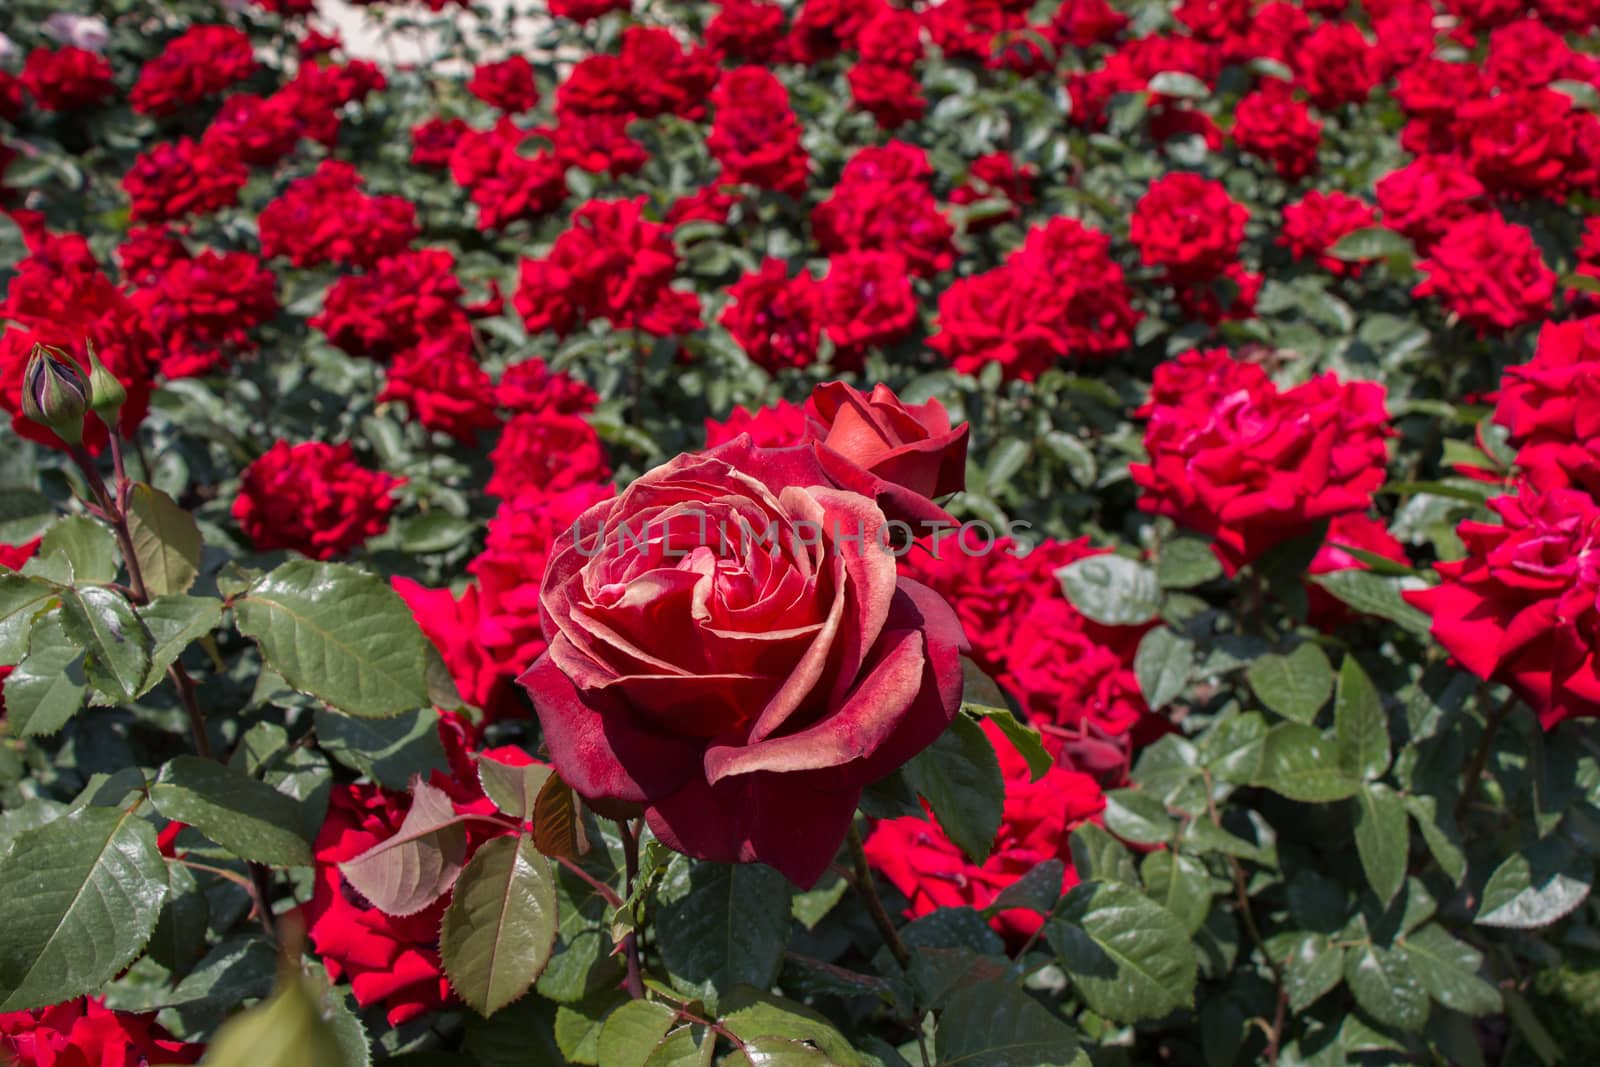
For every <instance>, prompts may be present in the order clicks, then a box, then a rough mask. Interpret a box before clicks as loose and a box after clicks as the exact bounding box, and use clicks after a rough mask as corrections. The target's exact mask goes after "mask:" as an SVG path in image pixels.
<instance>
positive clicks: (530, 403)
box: [494, 356, 600, 415]
mask: <svg viewBox="0 0 1600 1067" xmlns="http://www.w3.org/2000/svg"><path fill="white" fill-rule="evenodd" d="M494 402H495V405H496V406H497V407H501V408H504V409H506V410H507V411H511V412H516V413H529V414H535V415H536V414H538V413H539V412H541V411H549V412H555V413H558V414H562V415H587V414H588V413H589V412H591V411H593V410H594V409H595V405H597V404H599V403H600V396H599V394H598V393H596V392H595V391H594V390H593V389H591V388H590V387H589V385H588V383H586V382H581V381H579V380H578V379H576V378H574V377H572V376H571V375H569V374H567V373H565V372H564V371H552V370H550V368H548V367H546V366H545V364H544V360H542V359H540V358H538V357H537V356H533V357H530V358H528V359H525V360H523V361H522V362H520V363H513V364H512V365H511V366H509V367H507V368H506V369H505V371H504V372H502V373H501V375H500V381H498V382H497V383H495V387H494Z"/></svg>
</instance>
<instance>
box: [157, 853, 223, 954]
mask: <svg viewBox="0 0 1600 1067" xmlns="http://www.w3.org/2000/svg"><path fill="white" fill-rule="evenodd" d="M166 868H167V899H166V903H164V904H163V905H162V906H161V917H160V918H159V919H157V920H156V928H155V931H154V932H153V933H151V935H150V944H149V945H147V946H145V951H146V952H147V953H149V955H150V958H151V959H154V960H155V961H156V962H157V963H159V964H161V966H163V967H165V968H166V969H167V970H169V971H174V972H176V973H179V974H187V973H188V971H189V968H190V967H193V966H194V964H195V962H196V961H197V960H199V959H200V957H201V956H204V955H205V954H206V949H207V948H208V947H209V946H208V945H207V943H206V927H207V925H208V924H209V923H210V921H211V904H210V901H208V900H207V899H206V895H205V894H204V893H203V892H201V891H200V885H199V883H198V882H196V881H195V877H194V875H193V874H191V873H189V868H187V867H185V866H184V865H183V864H181V863H179V862H177V861H176V860H169V861H167V863H166Z"/></svg>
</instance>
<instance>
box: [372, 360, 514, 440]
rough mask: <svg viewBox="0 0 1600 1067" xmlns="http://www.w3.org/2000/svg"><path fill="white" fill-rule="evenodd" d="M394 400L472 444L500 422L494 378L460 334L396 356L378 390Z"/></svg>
mask: <svg viewBox="0 0 1600 1067" xmlns="http://www.w3.org/2000/svg"><path fill="white" fill-rule="evenodd" d="M394 400H398V401H400V402H402V403H404V404H405V405H406V407H407V408H409V409H410V410H411V417H412V418H414V419H416V420H417V421H418V422H419V423H421V424H422V425H423V427H424V428H425V429H428V430H431V431H433V432H434V433H442V434H446V435H447V436H449V437H452V438H454V439H455V440H457V441H460V442H461V443H462V444H465V445H469V446H470V445H475V444H476V443H477V441H478V434H479V432H480V431H483V430H492V429H494V428H495V427H496V426H499V425H500V417H499V416H498V415H497V414H495V403H494V383H493V382H491V381H490V380H489V375H488V372H486V371H485V370H484V369H483V368H482V367H480V366H478V361H477V359H476V358H474V356H473V354H472V347H471V345H470V343H468V338H467V337H464V336H462V335H459V334H457V335H446V336H441V337H436V338H431V339H429V340H426V341H423V342H422V343H421V344H420V345H418V346H417V347H416V348H413V349H410V350H408V351H406V352H402V353H400V355H398V356H396V357H395V359H394V362H393V363H391V364H390V365H389V370H388V373H387V374H386V375H385V376H384V380H383V391H382V392H381V393H379V394H378V401H379V403H382V402H384V401H394Z"/></svg>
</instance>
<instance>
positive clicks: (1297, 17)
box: [1238, 0, 1311, 63]
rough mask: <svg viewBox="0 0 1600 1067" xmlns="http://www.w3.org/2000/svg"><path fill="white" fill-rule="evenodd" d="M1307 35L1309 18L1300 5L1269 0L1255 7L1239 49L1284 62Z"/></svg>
mask: <svg viewBox="0 0 1600 1067" xmlns="http://www.w3.org/2000/svg"><path fill="white" fill-rule="evenodd" d="M1310 32H1311V19H1310V18H1309V17H1307V15H1306V13H1305V12H1304V11H1302V10H1301V9H1300V7H1299V5H1297V4H1292V3H1285V2H1284V0H1269V2H1268V3H1265V4H1262V5H1261V6H1260V7H1258V8H1256V10H1255V16H1254V18H1253V19H1252V20H1251V24H1250V32H1249V34H1248V36H1247V37H1246V38H1245V41H1244V43H1243V45H1242V46H1241V47H1240V48H1239V49H1238V50H1239V51H1241V52H1244V53H1246V54H1248V55H1252V56H1261V57H1264V58H1266V59H1276V60H1278V61H1279V62H1280V63H1287V62H1288V61H1289V59H1290V58H1291V57H1292V56H1293V55H1294V52H1295V49H1297V48H1299V47H1300V42H1301V41H1302V40H1304V39H1305V36H1306V34H1308V33H1310Z"/></svg>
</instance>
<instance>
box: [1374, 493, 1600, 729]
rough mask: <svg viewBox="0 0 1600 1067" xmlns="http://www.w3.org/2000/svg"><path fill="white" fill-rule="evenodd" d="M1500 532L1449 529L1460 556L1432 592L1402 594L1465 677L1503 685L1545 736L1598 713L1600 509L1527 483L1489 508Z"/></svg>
mask: <svg viewBox="0 0 1600 1067" xmlns="http://www.w3.org/2000/svg"><path fill="white" fill-rule="evenodd" d="M1489 510H1491V511H1493V512H1494V513H1495V514H1496V515H1498V516H1500V523H1499V524H1498V525H1496V524H1493V523H1486V522H1475V521H1471V520H1468V521H1466V522H1463V523H1462V524H1461V525H1460V526H1458V527H1456V533H1457V534H1459V535H1460V537H1461V540H1462V541H1463V542H1465V543H1466V547H1467V556H1466V558H1465V559H1462V560H1459V561H1457V562H1453V563H1449V562H1447V563H1440V564H1438V565H1437V569H1438V571H1439V575H1440V577H1441V578H1442V579H1443V580H1442V581H1441V582H1440V583H1439V584H1438V585H1436V586H1433V587H1432V588H1429V589H1417V590H1413V591H1410V592H1407V593H1406V594H1405V598H1406V600H1407V601H1409V602H1410V603H1411V604H1412V605H1414V606H1415V607H1417V608H1420V609H1421V610H1423V611H1425V612H1427V613H1428V614H1429V615H1431V616H1433V637H1434V640H1436V641H1438V642H1439V643H1440V644H1441V645H1443V646H1444V647H1445V649H1446V650H1447V651H1449V653H1450V654H1451V655H1452V656H1454V657H1455V658H1456V659H1457V660H1459V661H1460V662H1461V664H1462V665H1463V666H1464V667H1466V668H1467V669H1468V670H1469V671H1471V672H1472V673H1473V674H1476V675H1477V676H1478V677H1479V678H1482V679H1485V680H1486V681H1496V682H1502V683H1504V684H1506V685H1508V686H1510V687H1511V688H1512V690H1513V691H1515V693H1516V694H1517V695H1518V696H1519V697H1521V698H1522V699H1523V700H1525V701H1527V703H1528V705H1529V706H1530V707H1531V708H1533V710H1534V711H1535V712H1536V713H1537V714H1538V716H1539V721H1540V723H1541V724H1543V726H1544V728H1545V729H1547V730H1548V729H1551V728H1552V727H1554V726H1555V725H1556V724H1557V723H1559V722H1563V721H1565V720H1567V719H1577V718H1592V717H1595V716H1600V673H1597V670H1596V650H1595V644H1594V640H1593V634H1594V633H1595V631H1596V628H1597V627H1600V568H1597V567H1596V566H1595V563H1594V561H1595V559H1596V558H1600V506H1596V504H1595V501H1594V498H1593V497H1591V496H1590V495H1589V494H1588V493H1585V492H1581V491H1579V490H1576V489H1552V490H1550V491H1548V492H1541V491H1539V490H1536V489H1534V488H1533V487H1532V486H1526V487H1524V488H1522V489H1521V491H1519V492H1518V493H1517V494H1516V495H1515V496H1502V497H1497V498H1495V499H1494V500H1491V501H1489Z"/></svg>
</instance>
